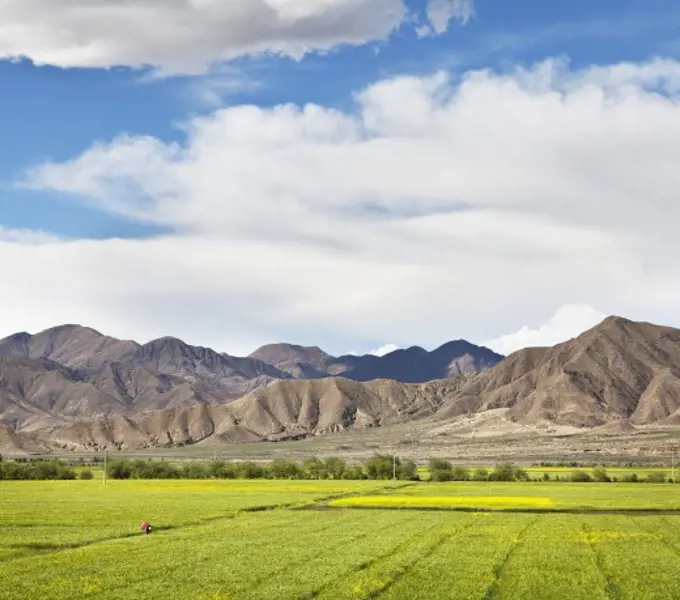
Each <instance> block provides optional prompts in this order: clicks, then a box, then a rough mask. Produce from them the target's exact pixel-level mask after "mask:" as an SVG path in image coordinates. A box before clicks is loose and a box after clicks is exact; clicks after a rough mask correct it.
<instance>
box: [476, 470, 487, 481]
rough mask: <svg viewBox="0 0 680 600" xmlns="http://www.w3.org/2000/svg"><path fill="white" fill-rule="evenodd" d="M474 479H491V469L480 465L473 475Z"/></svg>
mask: <svg viewBox="0 0 680 600" xmlns="http://www.w3.org/2000/svg"><path fill="white" fill-rule="evenodd" d="M472 479H473V480H474V481H486V480H487V479H489V471H488V470H486V469H485V468H484V467H479V468H478V469H475V472H474V474H473V475H472Z"/></svg>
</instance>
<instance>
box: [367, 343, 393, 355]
mask: <svg viewBox="0 0 680 600" xmlns="http://www.w3.org/2000/svg"><path fill="white" fill-rule="evenodd" d="M395 350H399V346H397V345H396V344H385V345H384V346H380V348H376V349H375V350H371V351H370V352H369V354H373V355H374V356H385V355H386V354H389V353H390V352H394V351H395Z"/></svg>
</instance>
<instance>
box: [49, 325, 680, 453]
mask: <svg viewBox="0 0 680 600" xmlns="http://www.w3.org/2000/svg"><path fill="white" fill-rule="evenodd" d="M495 409H504V410H503V417H502V419H506V420H510V421H514V422H516V423H520V424H536V423H542V422H549V423H553V424H556V425H569V426H575V427H582V428H597V429H594V431H606V430H609V429H612V430H615V431H627V430H628V431H630V430H632V425H652V426H653V425H664V424H667V423H675V424H677V423H678V422H680V330H677V329H672V328H668V327H659V326H655V325H651V324H649V323H635V322H632V321H628V320H626V319H622V318H618V317H610V318H608V319H606V320H605V321H604V322H603V323H601V324H600V325H598V326H597V327H595V328H593V329H591V330H590V331H587V332H585V333H584V334H582V335H580V336H579V337H577V338H575V339H573V340H570V341H568V342H566V343H563V344H559V345H557V346H555V347H552V348H529V349H526V350H521V351H519V352H516V353H514V354H513V355H511V356H509V357H508V358H507V359H505V360H504V361H502V362H501V363H500V364H498V365H496V366H495V367H492V368H490V369H487V370H485V371H483V372H481V373H477V374H468V375H467V376H462V377H458V378H455V379H445V380H439V381H432V382H429V383H425V384H404V383H399V382H396V381H393V380H376V381H370V382H365V383H364V382H356V381H352V380H349V379H344V378H340V377H337V378H325V379H321V380H314V381H281V382H277V383H274V384H272V385H270V386H268V387H266V388H263V389H258V390H256V391H254V392H252V393H250V394H248V395H247V396H245V397H243V398H241V399H239V400H237V401H235V402H233V403H231V404H228V405H220V406H215V405H211V406H208V405H204V406H192V407H190V408H186V409H179V408H172V409H170V410H167V411H160V412H156V413H154V414H153V415H143V416H138V417H133V418H129V417H111V418H109V419H105V420H99V421H97V422H96V423H92V422H89V423H79V424H77V425H72V426H69V427H66V428H61V429H60V430H58V431H54V432H53V433H52V434H51V435H52V441H53V442H58V443H59V444H60V445H62V446H63V447H65V448H82V447H86V448H97V447H98V448H101V447H111V448H113V447H145V446H154V445H170V444H187V443H197V442H201V441H204V440H214V441H221V442H229V443H239V442H257V441H261V440H266V439H272V438H273V439H296V438H303V437H308V436H316V435H323V434H326V433H329V432H335V431H340V430H351V429H363V428H375V427H382V426H389V425H391V424H394V423H398V422H404V421H408V420H413V419H423V418H427V417H434V418H435V419H436V420H440V421H450V420H451V419H456V418H458V417H460V416H463V415H470V414H471V413H479V414H480V415H484V414H485V413H486V412H487V411H495ZM488 414H489V415H496V414H498V411H495V412H493V413H488ZM494 418H496V417H494ZM498 418H501V417H498Z"/></svg>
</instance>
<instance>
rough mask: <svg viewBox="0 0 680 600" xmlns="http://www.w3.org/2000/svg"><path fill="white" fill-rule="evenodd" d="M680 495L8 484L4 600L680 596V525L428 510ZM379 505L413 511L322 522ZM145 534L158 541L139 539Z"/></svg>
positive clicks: (630, 503)
mask: <svg viewBox="0 0 680 600" xmlns="http://www.w3.org/2000/svg"><path fill="white" fill-rule="evenodd" d="M342 494H344V495H346V496H345V498H344V499H338V498H337V496H338V495H342ZM678 496H680V487H678V486H674V485H670V484H666V485H663V484H660V485H645V484H630V485H628V484H566V483H564V484H540V483H460V484H452V483H445V484H436V483H429V482H428V483H421V484H410V485H406V486H404V487H400V488H399V489H397V490H392V489H391V485H390V484H389V482H375V481H364V482H351V481H349V482H348V481H339V482H333V481H322V482H309V481H264V480H262V481H238V480H236V481H234V480H227V481H215V480H206V481H111V482H109V483H107V484H106V485H102V483H101V481H87V482H80V481H56V482H32V481H31V482H0V598H2V599H12V600H15V599H16V600H19V599H21V600H33V599H36V600H37V599H43V598H45V599H50V600H62V599H64V600H65V599H67V598H68V599H79V598H93V599H109V600H112V599H130V600H132V599H138V598H140V599H152V598H153V599H155V598H162V599H165V600H179V599H182V600H184V599H196V600H199V599H203V600H209V599H212V600H218V599H221V600H226V599H230V600H240V599H243V600H249V599H263V600H264V599H272V600H274V599H291V600H298V599H312V598H313V599H336V598H337V599H342V598H348V599H349V598H354V599H368V598H381V599H391V600H397V599H428V600H429V599H432V600H439V599H447V598H452V599H453V598H455V599H466V598H470V599H472V598H475V599H479V600H493V599H500V598H505V599H510V598H518V599H523V598H527V599H534V598H535V599H546V598H549V599H560V598H566V599H569V600H577V599H580V598H583V599H584V600H586V599H603V600H612V599H615V600H619V599H631V600H641V599H656V598H668V599H671V598H679V597H680V577H677V575H676V573H677V572H678V570H680V512H679V513H678V516H675V515H670V514H659V515H653V514H639V515H622V514H614V515H612V514H606V515H603V514H596V513H594V514H555V513H550V512H545V513H531V514H530V513H526V514H525V513H503V512H449V511H427V510H417V508H418V506H417V504H418V503H419V502H420V503H425V504H427V502H432V499H435V503H436V502H441V501H442V499H445V501H448V502H450V503H453V504H455V503H460V502H461V500H460V499H461V498H463V499H464V501H465V502H468V503H469V505H470V506H472V507H477V508H489V507H491V508H501V509H504V508H517V504H518V502H519V504H522V503H526V504H528V505H531V507H532V508H533V509H537V508H538V509H540V508H541V507H544V508H545V509H546V510H550V509H551V508H554V507H555V506H559V507H562V508H582V507H584V506H587V507H590V508H591V509H594V510H598V509H630V508H637V509H646V510H652V509H673V508H679V509H680V502H679V501H678ZM370 497H372V498H376V497H378V498H382V499H383V500H384V501H385V502H388V503H389V502H390V501H391V502H394V499H395V498H397V499H398V498H407V499H410V500H411V501H412V503H413V505H412V506H410V508H414V510H353V509H351V508H344V509H340V508H338V509H332V510H330V509H324V508H323V506H324V505H325V504H327V503H331V504H334V503H335V504H338V503H342V502H343V501H344V502H346V501H347V499H349V498H354V499H355V501H356V499H358V500H359V501H361V500H364V501H365V499H366V498H370ZM333 498H335V500H334V499H333ZM518 499H520V500H518ZM315 501H321V502H320V503H319V506H318V508H319V510H307V509H305V508H304V507H308V506H309V505H310V504H313V503H314V502H315ZM275 506H278V507H279V508H276V509H274V510H267V511H260V512H248V511H250V510H251V509H255V508H258V507H259V508H262V507H275ZM143 520H148V521H149V522H151V523H152V524H153V525H155V526H156V531H155V532H154V533H153V534H152V535H150V536H144V535H141V534H139V532H138V527H139V524H140V523H141V521H143Z"/></svg>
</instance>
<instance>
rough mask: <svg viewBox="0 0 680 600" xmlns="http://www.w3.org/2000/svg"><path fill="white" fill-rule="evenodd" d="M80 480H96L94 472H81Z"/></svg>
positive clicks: (86, 470)
mask: <svg viewBox="0 0 680 600" xmlns="http://www.w3.org/2000/svg"><path fill="white" fill-rule="evenodd" d="M80 478H81V479H85V480H87V479H94V475H93V474H92V471H90V469H85V470H83V471H81V472H80Z"/></svg>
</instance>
